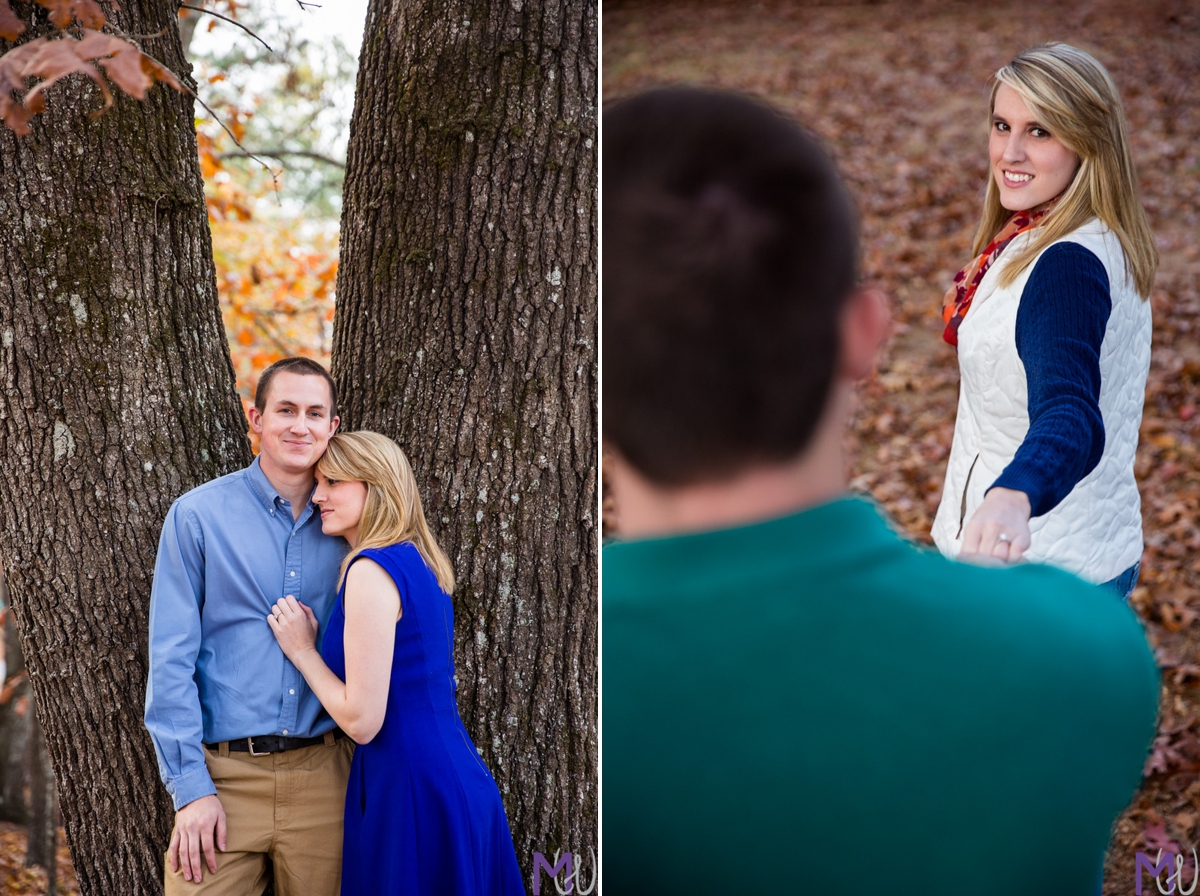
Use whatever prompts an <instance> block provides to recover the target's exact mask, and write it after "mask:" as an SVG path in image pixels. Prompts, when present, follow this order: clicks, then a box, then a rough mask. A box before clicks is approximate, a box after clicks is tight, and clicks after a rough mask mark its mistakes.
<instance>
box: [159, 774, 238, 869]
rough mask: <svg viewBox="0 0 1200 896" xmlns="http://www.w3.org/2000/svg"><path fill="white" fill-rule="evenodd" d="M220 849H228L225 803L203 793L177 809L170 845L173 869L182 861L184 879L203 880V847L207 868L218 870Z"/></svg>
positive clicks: (168, 856)
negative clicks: (201, 854)
mask: <svg viewBox="0 0 1200 896" xmlns="http://www.w3.org/2000/svg"><path fill="white" fill-rule="evenodd" d="M214 833H215V835H216V836H215V837H214ZM218 849H219V850H221V852H224V851H225V807H224V806H222V805H221V801H220V800H219V799H217V797H216V795H215V794H214V795H210V796H202V797H200V799H198V800H194V801H192V802H190V803H188V804H187V805H186V806H184V807H183V808H182V809H180V810H179V811H178V812H176V813H175V830H174V831H173V832H172V833H171V845H170V846H169V847H167V859H168V860H169V861H170V863H171V870H172V871H178V870H179V868H180V866H181V865H182V866H183V879H184V880H190V881H195V882H196V883H200V881H202V880H203V879H204V869H203V868H202V867H201V864H200V853H201V851H203V853H204V858H205V860H206V861H207V863H208V870H209V871H211V872H212V873H213V874H216V873H217V850H218Z"/></svg>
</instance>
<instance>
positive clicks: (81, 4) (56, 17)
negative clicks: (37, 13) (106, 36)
mask: <svg viewBox="0 0 1200 896" xmlns="http://www.w3.org/2000/svg"><path fill="white" fill-rule="evenodd" d="M36 2H37V4H38V6H44V7H46V9H48V10H50V22H51V23H52V24H53V25H54V27H55V28H66V27H67V26H68V25H70V24H71V19H72V18H75V19H78V20H79V24H80V25H82V26H83V27H85V28H103V27H104V24H105V22H107V21H108V20H107V19H106V18H105V17H104V13H103V12H102V11H101V10H100V5H99V4H98V3H97V2H96V0H36Z"/></svg>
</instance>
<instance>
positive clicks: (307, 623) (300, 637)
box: [267, 594, 321, 663]
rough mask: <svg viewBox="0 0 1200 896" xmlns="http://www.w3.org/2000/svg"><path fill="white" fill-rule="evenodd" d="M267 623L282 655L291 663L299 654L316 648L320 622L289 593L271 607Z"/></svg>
mask: <svg viewBox="0 0 1200 896" xmlns="http://www.w3.org/2000/svg"><path fill="white" fill-rule="evenodd" d="M267 624H268V625H270V626H271V631H273V632H274V633H275V640H277V641H278V642H279V647H280V648H281V649H282V650H283V655H284V656H286V657H287V658H288V659H289V660H291V661H292V662H293V663H294V662H295V661H296V657H298V656H299V655H300V654H302V653H306V652H307V651H309V650H316V649H317V631H318V630H319V629H320V627H321V624H320V623H319V622H318V621H317V617H316V616H314V615H313V611H312V608H311V607H309V606H307V605H306V604H302V603H300V601H298V600H296V598H294V597H292V596H291V595H290V594H289V595H288V596H287V597H281V598H279V600H277V601H276V602H275V606H273V607H271V615H270V616H268V617H267Z"/></svg>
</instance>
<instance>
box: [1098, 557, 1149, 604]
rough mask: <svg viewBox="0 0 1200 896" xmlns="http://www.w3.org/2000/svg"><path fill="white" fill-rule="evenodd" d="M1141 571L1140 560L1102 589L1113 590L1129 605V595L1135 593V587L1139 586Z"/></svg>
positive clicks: (1102, 586)
mask: <svg viewBox="0 0 1200 896" xmlns="http://www.w3.org/2000/svg"><path fill="white" fill-rule="evenodd" d="M1141 569H1142V561H1141V560H1139V561H1138V562H1137V563H1135V564H1133V566H1131V567H1129V569H1127V570H1125V571H1124V572H1123V573H1121V574H1120V575H1119V576H1117V577H1116V578H1115V579H1113V580H1112V581H1111V582H1105V583H1104V584H1103V585H1101V586H1100V587H1101V588H1110V589H1112V590H1113V591H1115V592H1116V593H1117V596H1118V597H1120V598H1121V599H1122V600H1123V601H1125V603H1129V595H1130V594H1132V593H1133V586H1134V585H1136V584H1137V580H1138V573H1139V572H1141Z"/></svg>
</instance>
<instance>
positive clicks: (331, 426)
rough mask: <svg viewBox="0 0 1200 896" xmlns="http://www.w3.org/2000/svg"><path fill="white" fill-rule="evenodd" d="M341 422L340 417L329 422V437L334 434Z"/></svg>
mask: <svg viewBox="0 0 1200 896" xmlns="http://www.w3.org/2000/svg"><path fill="white" fill-rule="evenodd" d="M341 422H342V418H341V417H334V418H333V419H332V420H330V421H329V434H330V435H333V434H334V433H335V432H337V428H338V424H339V423H341Z"/></svg>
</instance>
